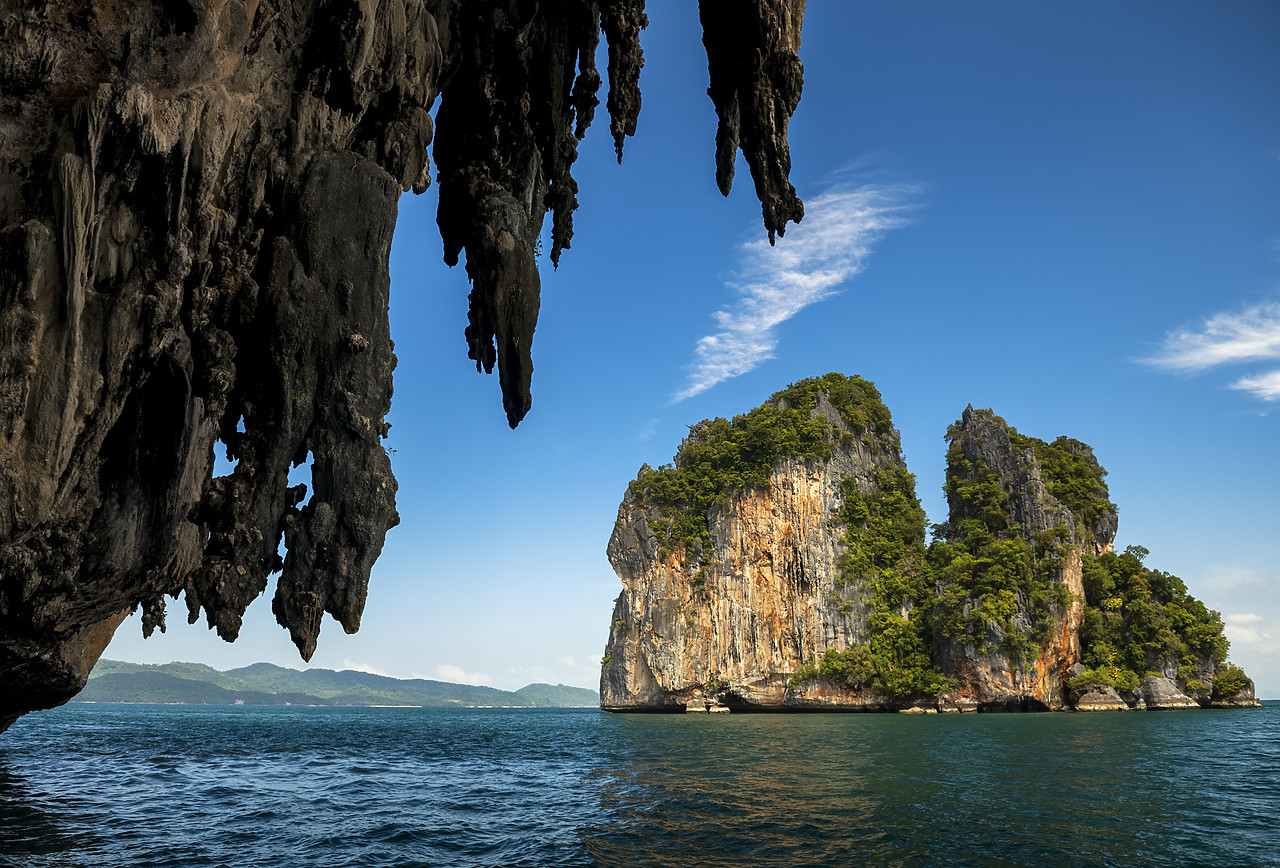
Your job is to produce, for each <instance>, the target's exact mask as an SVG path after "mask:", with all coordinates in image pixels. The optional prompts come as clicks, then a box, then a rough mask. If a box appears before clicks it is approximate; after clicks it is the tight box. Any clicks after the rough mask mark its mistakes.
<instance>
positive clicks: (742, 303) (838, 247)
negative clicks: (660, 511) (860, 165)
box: [672, 184, 920, 402]
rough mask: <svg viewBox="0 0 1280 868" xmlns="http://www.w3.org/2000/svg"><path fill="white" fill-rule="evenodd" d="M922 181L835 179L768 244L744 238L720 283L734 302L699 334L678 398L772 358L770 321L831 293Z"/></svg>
mask: <svg viewBox="0 0 1280 868" xmlns="http://www.w3.org/2000/svg"><path fill="white" fill-rule="evenodd" d="M919 192H920V188H918V187H915V186H911V185H902V184H899V185H884V186H877V185H872V184H866V185H862V186H854V185H852V184H837V185H836V186H834V187H832V188H831V189H830V190H828V191H826V192H825V193H823V194H821V195H820V196H817V197H816V198H814V199H811V200H809V201H808V202H806V203H805V217H804V221H803V222H802V223H800V224H798V225H796V226H795V227H793V228H792V229H790V230H788V231H787V235H786V237H785V238H781V239H779V240H778V244H777V246H776V247H770V246H769V244H768V243H767V242H766V241H764V240H763V239H758V240H756V241H752V242H750V243H747V244H744V245H742V259H743V265H742V268H741V270H740V271H739V272H738V273H737V274H736V275H735V277H734V279H733V280H731V281H728V282H727V283H726V285H727V286H728V287H729V288H730V289H733V290H735V291H736V292H737V294H738V300H737V302H736V303H735V304H733V305H729V306H727V307H724V308H721V309H720V310H718V311H716V312H715V314H714V318H715V321H716V327H717V328H716V331H715V332H713V333H712V334H709V335H706V336H704V337H702V338H700V339H699V340H698V344H697V347H696V349H695V351H694V355H695V356H696V359H695V361H694V362H693V364H692V365H690V366H689V380H688V383H687V385H686V386H685V387H684V388H683V389H681V390H680V391H679V392H677V393H676V394H675V395H674V396H673V397H672V401H673V402H674V401H683V400H684V399H685V398H691V397H693V396H694V395H697V394H698V393H700V392H704V391H706V390H707V389H710V388H711V387H712V386H714V385H716V384H717V383H722V382H724V381H725V380H728V379H730V378H732V377H737V376H740V375H742V374H745V373H747V372H748V371H751V370H753V369H754V368H756V367H757V366H758V365H759V364H761V363H762V362H764V361H766V360H767V359H771V358H773V354H774V349H775V348H776V347H777V344H778V339H777V335H776V333H775V329H776V328H777V327H778V326H779V325H781V324H782V323H784V322H786V321H787V320H789V319H791V317H793V316H795V315H796V314H797V313H799V312H800V311H802V310H804V309H805V308H806V307H808V306H809V305H811V304H814V303H816V302H819V301H822V300H823V299H825V298H829V297H831V296H832V295H834V294H836V293H837V292H839V291H840V289H841V286H842V285H843V284H844V283H845V282H846V281H848V280H849V279H850V278H852V277H854V276H855V275H857V274H858V273H859V272H861V271H862V270H863V268H864V267H865V263H866V259H867V257H868V256H870V255H871V252H872V250H873V248H874V246H875V244H876V242H877V241H879V240H880V239H881V238H882V237H884V234H885V233H886V232H888V231H889V230H890V229H896V228H898V227H900V226H903V225H905V224H906V223H907V217H906V212H907V211H908V210H910V208H911V207H912V204H913V200H914V199H915V197H916V196H917V195H918V193H919Z"/></svg>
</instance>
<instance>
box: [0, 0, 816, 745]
mask: <svg viewBox="0 0 1280 868" xmlns="http://www.w3.org/2000/svg"><path fill="white" fill-rule="evenodd" d="M804 5H805V4H804V0H743V2H734V3H728V2H725V0H702V2H701V3H700V13H701V15H700V19H701V27H702V30H703V43H704V45H705V47H706V50H707V67H708V77H709V85H710V88H709V91H708V93H709V95H710V97H711V104H710V105H709V106H708V112H710V111H712V110H714V111H715V113H716V115H717V117H718V122H719V125H718V130H717V133H716V137H715V144H714V147H715V163H716V167H717V168H716V178H715V180H716V183H717V184H718V186H719V188H720V189H721V191H722V192H724V193H726V194H727V193H728V192H729V188H730V186H731V185H732V182H733V168H734V161H735V158H736V156H737V154H738V153H739V151H741V153H742V154H743V156H744V158H745V160H746V162H747V164H748V165H749V166H750V169H751V175H752V180H753V182H754V187H755V192H756V194H757V196H758V197H759V199H760V201H761V207H762V213H763V220H764V224H765V228H766V230H767V232H768V233H769V236H770V238H772V237H773V236H774V235H780V234H782V233H783V231H784V230H785V228H786V226H787V224H788V223H789V222H795V221H798V220H799V219H800V218H801V216H802V215H803V206H802V204H801V202H800V200H799V198H798V197H797V196H796V191H795V189H794V188H793V187H792V186H791V184H790V183H789V182H788V180H787V177H788V173H789V171H790V162H791V161H790V155H789V151H788V147H787V127H788V121H789V118H790V117H791V115H792V113H793V112H794V111H795V109H796V107H797V104H798V102H799V99H800V92H801V85H802V72H803V70H802V67H801V64H800V59H799V57H798V54H797V52H798V50H799V47H800V31H801V25H802V21H803V18H804ZM647 23H648V19H647V17H646V14H645V8H644V0H563V2H558V3H551V4H548V3H541V2H535V0H298V2H280V0H177V2H172V3H129V2H119V0H97V2H89V0H59V2H52V3H16V4H14V3H6V4H4V5H3V7H2V9H0V731H2V730H3V729H5V728H6V727H7V726H8V725H9V724H10V723H12V722H13V720H15V719H16V718H17V717H18V715H20V714H23V713H26V712H27V711H30V710H33V709H37V708H47V707H51V706H54V705H58V704H60V703H63V702H66V701H67V700H68V699H70V698H71V697H72V696H74V695H75V694H76V692H77V691H79V690H80V689H81V688H82V687H83V686H84V684H85V680H86V678H87V677H88V675H89V672H90V670H91V669H92V667H93V664H94V661H96V660H97V659H98V657H99V656H100V655H101V654H102V651H103V649H104V648H105V647H106V645H107V643H108V642H109V641H110V639H111V636H112V634H113V633H114V631H115V629H116V628H117V626H119V624H120V623H121V622H122V621H123V619H124V618H125V617H126V616H127V615H128V614H129V613H130V612H131V611H136V610H138V609H139V608H140V609H141V610H142V625H143V630H144V632H146V633H148V634H149V633H150V632H151V631H152V630H155V629H157V628H158V629H163V628H164V622H165V616H166V610H165V607H166V601H167V600H169V599H173V598H176V597H178V596H179V595H185V603H186V605H185V608H186V615H187V617H188V619H190V620H191V621H192V622H194V621H195V620H197V619H198V618H199V617H200V616H201V613H203V615H204V617H205V619H206V620H207V621H208V623H209V625H210V626H211V627H213V628H215V629H216V630H217V631H218V634H219V635H220V636H222V637H223V638H224V639H227V640H228V641H230V640H234V639H235V638H236V636H237V635H238V633H239V631H240V627H241V619H242V616H243V614H244V611H245V607H246V606H248V605H249V603H250V602H251V601H253V600H254V599H255V598H257V597H258V596H259V595H261V594H262V593H263V592H264V591H265V589H266V588H267V585H268V577H269V576H271V575H272V574H276V573H279V574H280V578H279V580H278V582H277V588H276V592H275V596H274V599H273V601H272V608H273V611H274V612H275V615H276V619H277V620H278V621H279V622H280V624H281V625H282V626H284V627H285V628H286V629H287V630H288V631H289V633H290V635H291V638H292V639H293V641H294V643H295V644H296V645H297V647H298V650H299V653H300V654H301V656H302V657H303V659H310V657H311V655H312V653H313V651H314V650H315V645H316V641H317V636H318V633H319V631H320V626H321V621H322V619H323V618H324V616H325V615H326V614H328V615H330V616H332V617H333V618H334V619H335V620H336V621H337V622H338V623H339V624H341V626H342V628H343V629H344V630H346V631H348V632H354V631H355V630H356V629H357V628H358V627H359V625H360V619H361V615H362V612H363V609H364V604H365V598H366V593H367V588H368V581H369V572H370V569H371V567H372V565H373V562H374V560H375V559H376V558H377V557H378V555H379V553H380V551H381V549H382V545H383V540H384V537H385V534H386V533H387V531H388V529H390V528H391V527H393V526H395V524H396V523H397V522H398V520H399V519H398V514H397V511H396V480H395V478H394V477H393V475H392V473H391V465H390V461H389V459H388V457H387V455H386V454H385V452H384V451H383V448H382V442H381V441H382V438H383V437H384V436H385V435H386V432H387V423H386V421H385V417H386V413H387V410H388V407H389V405H390V401H391V376H392V371H393V369H394V368H395V364H396V359H395V355H394V353H393V348H392V344H391V338H390V329H389V325H388V320H387V306H388V293H389V291H390V280H389V276H388V260H387V257H388V253H389V250H390V245H391V235H392V229H393V227H394V225H395V221H396V214H397V204H398V201H399V197H400V195H401V194H402V193H405V192H408V191H410V190H412V191H414V192H416V193H421V192H422V191H424V190H425V189H426V188H427V186H428V185H429V184H430V183H432V181H433V177H432V171H431V163H430V160H429V153H434V156H435V170H436V175H435V178H434V180H435V181H436V182H437V183H438V188H439V208H438V215H437V223H438V225H439V229H440V234H441V236H442V238H443V241H444V253H445V259H446V261H447V262H448V263H449V264H450V265H453V264H455V263H457V262H459V259H460V257H461V256H462V254H463V253H464V252H465V267H466V273H467V277H468V278H469V280H470V283H471V290H470V297H469V300H470V311H469V314H468V321H467V322H466V323H465V324H463V323H459V326H460V328H459V331H460V332H463V331H464V329H463V326H464V325H465V332H464V335H463V336H464V337H465V342H466V345H467V352H468V355H469V357H470V358H471V359H472V360H474V361H475V363H476V366H477V368H478V369H483V370H485V371H491V370H492V369H493V368H494V367H495V366H496V367H497V369H498V378H499V381H500V385H501V391H502V400H503V404H504V407H505V410H506V414H507V419H508V421H509V423H510V424H511V426H512V427H514V426H515V425H516V424H517V423H518V422H519V421H520V420H521V418H523V417H524V415H525V414H526V413H527V412H528V410H529V408H530V404H531V397H530V382H531V376H532V361H531V359H532V356H531V351H532V350H531V348H532V344H533V333H534V329H535V326H536V324H537V317H538V311H539V286H540V281H539V275H538V269H537V265H536V255H537V244H538V238H539V235H540V232H541V229H542V226H543V222H544V218H545V217H546V216H547V215H548V214H550V216H551V222H552V227H551V229H552V231H551V237H552V248H551V250H550V259H551V261H552V262H553V263H554V262H558V260H559V258H560V256H561V254H562V252H563V251H564V250H566V249H567V248H568V247H569V246H570V241H571V239H572V235H573V212H574V210H575V209H576V208H577V205H578V200H577V193H578V184H577V182H576V181H575V180H574V177H573V174H572V168H573V164H574V161H575V160H576V158H577V146H578V142H579V140H580V139H582V137H583V136H584V135H585V134H586V131H587V128H588V127H589V126H590V124H591V123H592V121H593V118H594V116H595V111H596V108H597V106H598V105H599V103H600V102H601V100H600V97H599V96H598V94H599V93H600V89H601V86H602V84H603V78H602V76H601V71H600V70H598V69H597V68H596V63H595V58H596V49H597V47H598V46H599V44H600V40H601V34H603V38H604V40H605V41H606V42H607V47H608V66H607V70H606V72H607V75H608V79H609V86H608V94H607V98H606V99H605V106H604V108H605V109H606V110H607V112H608V114H609V128H610V133H611V134H612V137H613V140H614V145H615V148H616V150H617V153H618V159H619V161H621V159H622V148H623V142H624V140H625V139H626V137H627V136H629V135H631V134H632V133H634V132H635V130H636V124H637V119H638V116H639V112H640V90H639V75H640V70H641V67H642V66H643V63H644V58H643V53H642V51H641V47H640V41H639V37H640V32H641V30H642V29H643V28H644V27H645V26H646V25H647ZM437 100H438V101H439V102H438V105H437ZM433 108H435V109H436V114H435V116H434V119H433V117H432V115H431V114H430V112H431V110H432V109H433ZM710 145H711V143H710V142H708V146H709V147H710ZM429 147H430V148H432V149H433V150H432V151H430V152H429V150H428V148H429ZM215 450H217V451H219V452H224V453H225V454H226V456H227V457H228V459H229V460H230V461H231V462H232V463H233V465H234V469H233V470H232V471H231V472H229V473H221V472H220V473H218V475H216V476H215V470H214V455H215ZM307 461H310V462H311V475H312V478H311V484H310V486H305V487H304V486H298V485H291V484H290V482H289V479H288V472H289V470H290V468H291V467H297V466H299V465H301V464H303V463H304V462H307ZM308 498H309V499H308ZM281 543H283V546H284V548H283V549H281V548H280V546H281ZM282 554H283V557H282V556H281V555H282Z"/></svg>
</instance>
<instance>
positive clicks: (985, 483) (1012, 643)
mask: <svg viewBox="0 0 1280 868" xmlns="http://www.w3.org/2000/svg"><path fill="white" fill-rule="evenodd" d="M973 415H974V416H975V417H977V423H978V424H982V423H983V422H994V423H998V424H999V425H1000V426H1003V428H1004V430H1005V432H1006V433H1007V434H1008V438H1009V442H1010V445H1011V446H1012V447H1013V449H1014V450H1015V451H1016V452H1018V453H1025V452H1026V450H1028V449H1030V450H1032V452H1033V454H1034V456H1035V459H1036V462H1037V464H1038V465H1039V471H1040V478H1041V480H1042V481H1043V482H1044V485H1045V488H1046V489H1047V490H1048V493H1049V494H1050V495H1051V496H1052V497H1053V498H1054V499H1055V500H1057V501H1058V502H1059V503H1060V504H1062V506H1064V507H1066V508H1067V509H1068V510H1069V511H1070V512H1071V519H1072V521H1071V523H1073V524H1074V526H1075V539H1076V541H1077V543H1079V544H1080V545H1081V546H1082V548H1083V551H1082V552H1081V561H1082V572H1083V586H1084V600H1083V601H1082V603H1083V607H1084V613H1083V623H1082V625H1081V628H1080V641H1081V646H1082V655H1081V663H1082V664H1083V665H1084V666H1085V667H1086V671H1085V672H1084V673H1082V674H1080V675H1078V676H1076V677H1075V678H1073V679H1072V680H1071V682H1070V686H1071V687H1072V688H1075V689H1078V688H1081V687H1084V686H1087V685H1090V684H1106V685H1109V686H1111V687H1115V688H1116V689H1118V690H1122V691H1124V690H1133V689H1134V688H1136V687H1137V686H1138V685H1139V684H1140V683H1141V682H1142V680H1143V678H1144V677H1145V676H1146V674H1148V673H1149V672H1151V671H1156V670H1166V671H1167V670H1168V669H1169V668H1170V666H1171V665H1172V664H1175V663H1176V666H1177V670H1178V677H1177V681H1178V684H1179V686H1180V687H1182V688H1183V689H1184V690H1185V691H1186V692H1188V693H1191V694H1194V695H1200V696H1205V695H1208V691H1209V686H1208V684H1207V683H1206V679H1213V678H1214V674H1213V673H1214V669H1215V667H1219V666H1221V665H1222V664H1223V663H1225V661H1226V657H1227V644H1228V643H1227V639H1226V637H1225V636H1224V635H1223V624H1222V619H1221V617H1220V616H1219V614H1218V613H1217V612H1211V611H1209V610H1208V609H1207V608H1206V607H1205V605H1204V604H1203V603H1201V602H1200V601H1199V600H1197V599H1195V598H1194V597H1191V596H1190V595H1188V594H1187V588H1186V585H1185V584H1184V583H1183V582H1182V580H1181V579H1179V578H1178V577H1177V576H1175V575H1172V574H1171V573H1165V572H1161V571H1159V570H1150V569H1147V568H1146V567H1144V566H1143V564H1142V561H1143V558H1144V557H1145V556H1146V555H1147V550H1146V549H1144V548H1142V547H1141V546H1131V547H1129V548H1128V549H1126V551H1125V553H1124V554H1121V555H1117V554H1115V553H1114V552H1110V551H1108V552H1106V553H1104V554H1102V555H1100V556H1095V555H1094V554H1093V551H1094V549H1095V546H1094V543H1095V533H1096V532H1098V529H1099V528H1101V527H1102V526H1103V525H1105V524H1106V522H1107V516H1108V515H1109V514H1110V515H1112V516H1114V513H1115V506H1114V504H1112V503H1111V501H1110V499H1109V493H1108V491H1107V486H1106V483H1105V481H1104V480H1105V478H1106V475H1107V473H1106V470H1104V469H1103V468H1102V467H1101V465H1099V464H1098V462H1097V460H1096V459H1095V458H1094V456H1093V451H1092V449H1090V447H1089V446H1088V445H1086V444H1084V443H1082V442H1080V441H1079V440H1074V439H1071V438H1069V437H1059V438H1057V439H1056V440H1054V441H1053V442H1052V443H1046V442H1045V441H1043V440H1039V439H1037V438H1035V437H1028V436H1026V435H1023V434H1019V433H1018V431H1017V430H1016V429H1015V428H1013V427H1012V426H1010V425H1009V424H1008V423H1006V422H1005V421H1004V420H1003V419H1001V418H1000V417H999V416H997V415H995V413H993V412H992V411H990V410H974V411H973ZM965 436H968V435H967V434H966V431H965V428H964V427H963V426H962V425H961V424H960V423H957V424H956V425H953V426H951V428H949V429H948V431H947V437H948V439H949V440H950V441H951V442H950V446H949V448H948V450H947V475H946V485H945V491H946V493H947V498H948V503H949V504H950V506H951V519H950V521H949V522H948V523H947V524H946V525H944V526H941V527H940V528H938V530H939V531H941V532H942V533H943V534H945V536H946V540H945V541H944V540H941V539H935V540H934V542H933V543H932V544H931V546H930V548H929V557H928V559H929V564H930V567H931V569H932V576H933V578H935V579H936V580H937V581H938V583H939V584H938V587H939V592H938V597H937V602H936V604H935V607H934V613H933V619H934V620H933V628H934V630H936V631H937V632H939V633H940V634H942V635H945V636H949V637H953V638H957V639H959V640H961V641H964V642H972V643H974V644H975V645H977V646H979V647H983V646H984V645H987V644H989V640H990V637H991V636H992V635H993V633H995V634H998V635H1001V636H1002V637H1003V638H1002V639H1001V641H1000V646H1001V649H1002V650H1004V651H1005V652H1006V653H1007V654H1008V655H1009V657H1010V659H1011V660H1013V661H1014V662H1021V663H1024V664H1025V663H1028V662H1030V660H1031V659H1033V658H1034V657H1035V656H1036V654H1037V653H1038V652H1039V651H1040V650H1041V649H1043V648H1044V646H1045V643H1046V642H1047V641H1048V639H1049V638H1050V631H1051V629H1052V627H1053V625H1054V624H1056V623H1058V619H1059V617H1060V615H1061V613H1062V612H1064V611H1065V609H1066V607H1068V606H1070V605H1071V603H1072V600H1071V594H1070V592H1069V590H1068V589H1067V586H1066V584H1065V583H1064V581H1063V575H1062V569H1063V564H1064V561H1065V558H1066V556H1067V554H1068V547H1069V546H1070V544H1071V538H1072V534H1071V532H1070V530H1069V529H1068V527H1067V526H1066V524H1065V523H1064V524H1060V525H1058V526H1056V527H1053V528H1050V529H1048V530H1045V531H1043V532H1041V533H1039V534H1037V535H1036V536H1035V537H1034V538H1032V539H1028V538H1027V537H1026V535H1025V531H1024V529H1023V528H1021V527H1020V526H1019V525H1018V522H1017V520H1016V518H1015V507H1014V497H1015V496H1019V495H1020V496H1023V497H1025V496H1026V495H1027V493H1028V492H1027V490H1026V489H1025V482H1021V480H1019V482H1021V484H1020V485H1019V488H1018V490H1006V489H1005V488H1004V487H1002V484H1001V477H1000V475H999V474H997V473H996V472H995V470H993V469H992V468H990V467H988V466H987V465H986V463H985V462H984V461H983V460H982V459H981V458H976V459H975V458H971V457H970V455H971V454H972V452H971V451H970V450H967V449H966V448H965V443H964V442H963V438H964V437H965ZM974 451H976V450H974ZM1009 469H1010V468H1005V470H1006V473H1007V472H1008V470H1009ZM1005 484H1008V482H1007V481H1006V483H1005ZM1112 528H1113V529H1114V525H1112ZM1103 541H1104V542H1109V536H1108V537H1107V538H1104V540H1103ZM993 628H994V629H993ZM1224 671H1225V670H1224ZM1232 671H1233V672H1234V671H1238V670H1237V669H1235V668H1234V667H1233V670H1232ZM1241 674H1242V673H1241ZM1245 680H1246V681H1247V679H1245ZM1214 687H1215V688H1216V687H1217V684H1216V683H1215V685H1214ZM1236 689H1237V690H1238V689H1239V687H1237V688H1236Z"/></svg>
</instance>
